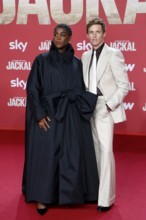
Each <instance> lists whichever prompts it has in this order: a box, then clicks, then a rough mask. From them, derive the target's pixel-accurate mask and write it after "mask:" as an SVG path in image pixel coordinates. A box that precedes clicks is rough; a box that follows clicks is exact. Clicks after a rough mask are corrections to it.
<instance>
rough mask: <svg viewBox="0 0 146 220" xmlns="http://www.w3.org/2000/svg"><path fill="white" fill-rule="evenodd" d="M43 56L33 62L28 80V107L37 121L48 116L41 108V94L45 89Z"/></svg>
mask: <svg viewBox="0 0 146 220" xmlns="http://www.w3.org/2000/svg"><path fill="white" fill-rule="evenodd" d="M41 60H42V56H41V55H40V56H38V57H36V59H35V60H34V62H33V65H32V68H31V71H30V74H29V76H28V80H27V87H26V92H27V107H29V108H30V111H31V113H32V115H33V116H34V118H35V120H36V121H39V120H40V119H42V118H44V117H46V114H45V112H44V110H43V108H42V106H41V100H40V94H41V91H42V88H43V83H42V77H41V75H42V74H41V73H42V64H41V63H42V62H41Z"/></svg>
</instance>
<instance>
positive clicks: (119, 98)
mask: <svg viewBox="0 0 146 220" xmlns="http://www.w3.org/2000/svg"><path fill="white" fill-rule="evenodd" d="M91 55H92V50H89V51H86V52H84V53H83V55H82V58H81V60H82V64H83V77H84V82H85V86H86V89H87V90H88V77H89V74H88V72H89V64H90V59H91ZM97 86H98V87H99V89H100V90H101V92H102V94H103V95H104V98H105V101H106V103H107V105H108V106H109V107H110V108H111V109H112V111H111V115H112V117H113V120H114V123H118V122H122V121H125V120H126V114H125V110H124V106H123V99H124V98H125V96H126V95H127V94H128V91H129V80H128V75H127V71H126V65H125V59H124V57H123V54H122V53H121V51H120V50H117V49H113V48H111V47H109V46H108V45H107V44H105V45H104V47H103V49H102V52H101V54H100V57H99V60H98V63H97ZM97 102H98V101H97Z"/></svg>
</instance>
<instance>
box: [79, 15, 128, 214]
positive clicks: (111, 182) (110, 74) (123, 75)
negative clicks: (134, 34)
mask: <svg viewBox="0 0 146 220" xmlns="http://www.w3.org/2000/svg"><path fill="white" fill-rule="evenodd" d="M86 31H87V37H88V39H89V42H90V43H91V45H92V47H93V49H92V50H89V51H86V52H84V53H83V55H82V63H83V75H84V81H85V86H86V89H87V90H89V91H90V92H93V93H96V94H97V95H98V101H97V104H96V108H95V111H94V114H93V117H92V119H91V124H92V133H93V140H94V146H95V152H96V159H97V166H98V172H99V180H100V184H99V196H98V207H97V210H99V211H101V212H103V211H108V210H110V208H111V207H112V205H113V204H114V202H115V197H116V193H115V160H114V154H113V134H114V123H119V122H123V121H125V120H126V115H125V110H124V106H123V99H124V97H125V96H126V95H127V93H128V90H129V80H128V76H127V72H126V66H125V61H124V57H123V55H122V53H121V52H120V51H119V50H116V49H113V48H111V47H109V46H108V45H107V44H106V43H105V42H104V38H105V36H106V27H105V23H104V21H103V20H102V19H100V18H96V19H93V20H91V21H89V23H88V24H87V26H86ZM93 51H96V55H95V52H93ZM93 53H94V55H95V56H94V55H93ZM95 57H96V59H97V60H96V62H95ZM92 58H93V59H92ZM93 60H94V61H93ZM95 65H96V66H95Z"/></svg>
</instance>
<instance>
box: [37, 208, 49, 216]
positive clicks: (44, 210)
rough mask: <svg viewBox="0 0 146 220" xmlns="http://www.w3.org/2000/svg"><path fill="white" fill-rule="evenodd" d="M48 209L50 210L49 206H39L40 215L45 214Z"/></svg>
mask: <svg viewBox="0 0 146 220" xmlns="http://www.w3.org/2000/svg"><path fill="white" fill-rule="evenodd" d="M47 211H48V207H46V208H43V209H39V208H37V212H38V213H39V214H40V215H44V214H45V213H46V212H47Z"/></svg>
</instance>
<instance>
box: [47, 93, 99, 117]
mask: <svg viewBox="0 0 146 220" xmlns="http://www.w3.org/2000/svg"><path fill="white" fill-rule="evenodd" d="M96 101H97V95H95V94H93V93H90V92H87V91H74V90H64V91H61V92H58V93H55V94H50V95H48V96H45V97H44V98H43V103H44V104H45V109H46V110H47V112H48V113H49V115H54V117H55V118H56V120H57V121H61V120H62V119H63V118H64V116H65V113H66V111H67V108H68V106H69V105H71V104H74V105H75V106H76V108H77V110H78V112H79V114H80V116H81V117H83V118H84V119H86V120H90V118H91V116H92V114H93V111H94V108H95V105H96Z"/></svg>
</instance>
